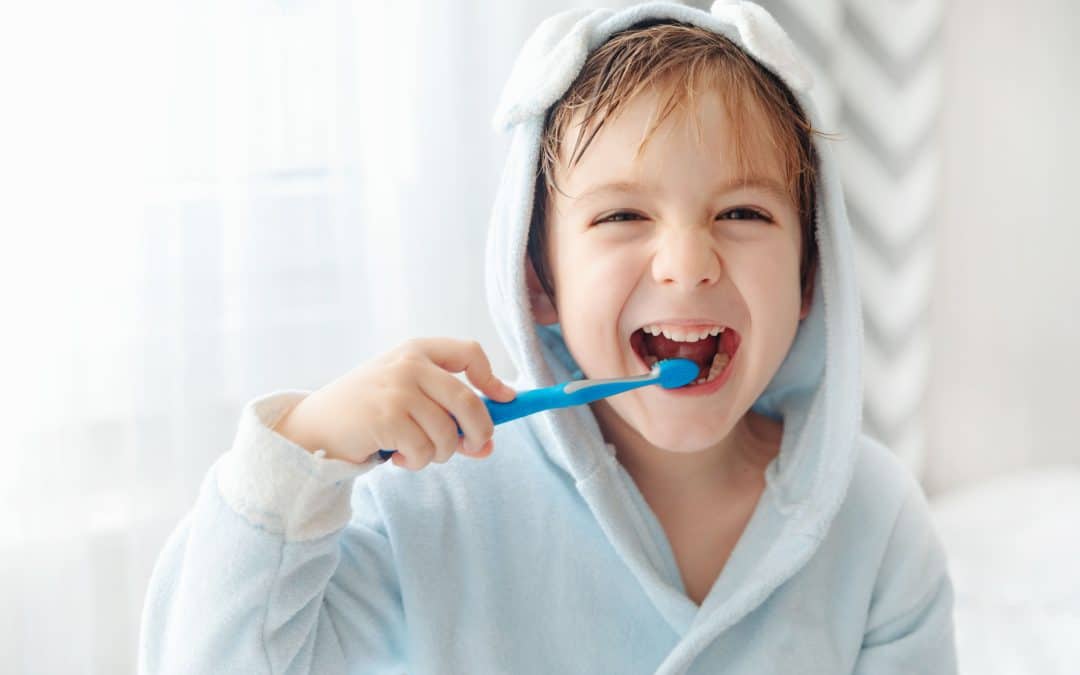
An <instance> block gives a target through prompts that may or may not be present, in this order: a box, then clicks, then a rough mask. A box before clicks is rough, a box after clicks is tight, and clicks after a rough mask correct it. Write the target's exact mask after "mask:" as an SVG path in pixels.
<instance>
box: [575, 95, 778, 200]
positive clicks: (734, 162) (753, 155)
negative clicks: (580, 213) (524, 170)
mask: <svg viewBox="0 0 1080 675" xmlns="http://www.w3.org/2000/svg"><path fill="white" fill-rule="evenodd" d="M725 99H726V97H724V96H722V95H721V93H720V92H719V91H717V90H716V89H715V88H704V89H703V90H701V91H697V92H692V93H691V94H690V95H689V96H687V95H685V94H684V96H682V97H676V96H675V94H674V92H673V91H672V88H671V86H670V84H669V85H668V86H666V87H665V86H653V87H649V88H646V89H645V90H643V91H642V92H640V93H639V94H637V95H635V96H634V97H632V98H630V99H628V100H627V101H625V102H624V103H623V104H622V105H621V106H620V107H619V108H618V109H617V110H616V111H615V112H614V113H613V114H612V115H610V116H608V117H607V118H606V119H604V120H603V123H602V125H601V126H600V128H599V129H598V130H596V132H595V136H593V137H592V138H591V140H590V138H589V137H590V134H592V133H593V130H594V129H595V128H596V124H597V121H596V120H593V121H591V124H590V125H589V126H588V127H584V128H583V127H582V124H583V123H584V122H585V113H584V111H583V110H579V111H578V112H577V113H576V114H575V115H574V116H573V117H572V118H571V120H570V123H569V125H568V129H567V132H566V133H564V134H563V135H562V139H561V142H560V147H559V162H558V163H557V167H556V175H557V177H558V180H557V182H558V183H559V184H560V185H563V184H565V185H568V186H570V185H573V186H578V187H580V186H581V185H582V184H583V183H595V182H596V181H597V179H604V178H612V179H613V180H622V181H623V182H626V181H627V180H629V179H630V178H632V177H636V178H643V177H650V176H651V177H655V176H656V174H657V172H665V171H674V172H676V173H680V174H682V173H689V174H691V175H706V176H708V177H710V178H711V179H714V180H720V181H724V182H736V181H741V180H753V179H755V178H756V179H761V180H764V181H766V182H770V183H772V185H771V187H779V188H780V190H781V191H782V192H783V191H784V188H783V186H784V185H785V184H786V182H787V181H786V180H785V176H784V170H783V167H784V157H783V155H782V151H781V150H780V147H779V144H778V143H776V141H775V138H773V136H772V133H771V129H770V127H769V125H768V124H767V123H765V122H764V121H763V119H764V116H763V113H762V110H761V106H760V105H758V104H757V103H756V102H755V101H754V100H753V98H752V97H748V96H744V97H743V98H741V99H739V100H737V101H735V102H731V101H728V100H725ZM579 133H580V135H581V138H580V139H579ZM586 141H588V145H587V147H585V149H584V151H583V152H582V151H581V150H580V148H576V147H575V146H576V145H577V144H578V143H580V144H582V145H584V144H585V143H586ZM575 150H577V152H580V155H578V156H576V157H575V154H574V153H575ZM571 158H575V159H576V162H574V163H573V165H572V166H569V165H568V164H569V163H570V159H571Z"/></svg>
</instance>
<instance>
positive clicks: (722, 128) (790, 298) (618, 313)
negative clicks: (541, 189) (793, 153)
mask: <svg viewBox="0 0 1080 675" xmlns="http://www.w3.org/2000/svg"><path fill="white" fill-rule="evenodd" d="M660 102H661V99H660V98H659V96H658V95H657V94H655V93H648V92H647V93H644V94H642V95H640V96H638V97H637V98H636V99H634V100H631V101H629V102H627V104H626V105H625V106H624V108H623V109H622V110H621V111H620V114H619V115H618V117H616V118H614V119H609V120H607V122H606V123H605V124H604V126H603V127H602V128H601V130H600V132H599V133H598V134H597V135H596V137H595V138H594V139H593V142H592V144H591V145H590V146H589V148H588V149H587V150H586V152H585V153H584V155H583V156H582V159H581V161H580V162H579V163H578V164H577V165H576V166H575V167H573V168H572V169H569V170H567V169H566V167H565V158H567V157H568V156H569V154H570V150H571V147H572V145H573V143H572V141H573V138H574V137H575V136H576V131H577V128H576V126H574V124H576V122H577V120H575V122H574V123H573V124H571V127H570V129H571V133H568V134H567V139H568V140H567V141H565V142H564V145H563V148H562V152H563V154H562V158H563V162H564V165H563V166H560V173H559V175H557V184H558V185H559V187H560V188H561V189H562V190H563V191H564V192H565V193H566V195H563V194H559V192H558V191H555V193H554V195H553V197H552V200H551V201H550V202H549V209H548V214H549V215H548V223H547V226H548V260H549V261H550V266H551V270H552V275H553V277H554V282H555V289H556V293H557V298H556V307H555V308H554V311H555V312H557V317H556V315H555V314H553V313H549V316H548V317H547V318H548V321H544V318H543V313H544V312H543V310H540V311H538V314H537V316H538V319H539V320H541V321H543V322H545V323H547V322H549V321H551V320H558V321H559V322H560V323H561V327H562V333H563V337H564V339H565V340H566V343H567V347H568V348H569V350H570V352H571V354H572V355H573V357H574V359H575V360H576V361H577V363H578V364H579V365H580V366H581V368H582V370H583V371H584V372H585V374H586V376H587V377H590V378H608V377H626V376H630V375H639V374H643V373H646V372H648V368H647V367H646V365H645V364H644V363H643V362H642V361H641V360H640V359H639V357H638V356H637V354H636V353H635V351H634V350H633V348H632V347H631V342H630V338H631V335H632V334H633V333H634V332H635V331H637V330H638V329H640V328H641V327H642V326H644V325H647V324H654V323H658V322H663V321H664V320H665V319H678V318H684V319H695V318H705V319H709V320H710V321H711V322H712V323H715V324H718V325H722V326H727V327H729V328H730V329H733V330H734V331H735V332H736V334H737V335H738V336H739V338H740V343H739V346H738V350H737V351H736V353H735V356H734V358H733V359H732V372H731V374H730V376H729V377H728V379H727V381H726V383H725V384H724V385H723V386H722V387H720V389H719V390H717V391H716V392H714V393H711V394H708V395H704V396H685V395H682V396H679V395H674V394H673V393H671V392H669V391H667V390H665V389H663V388H662V387H659V386H657V387H644V388H641V389H636V390H633V391H631V392H627V393H625V394H621V395H619V396H615V397H612V398H610V399H607V400H606V401H605V402H604V403H605V404H606V405H609V406H610V408H611V409H613V410H614V411H615V412H616V413H617V415H618V416H619V417H620V418H621V420H622V421H623V422H625V423H626V424H629V426H630V427H632V428H633V429H636V431H637V432H638V433H640V434H641V436H643V437H644V438H645V439H646V440H647V441H648V442H650V443H652V444H653V445H655V446H657V447H659V448H665V449H668V450H671V451H676V452H678V451H682V452H694V451H697V450H702V449H706V448H709V447H712V446H715V445H716V444H717V443H720V442H721V441H722V440H723V439H724V438H726V437H727V436H728V434H729V433H730V432H731V430H732V429H733V427H734V426H735V424H736V423H737V422H738V421H739V420H740V419H741V418H742V416H743V415H744V413H745V412H746V411H747V410H748V409H749V407H750V406H751V405H752V404H753V403H754V401H755V400H756V399H757V397H758V396H759V395H760V394H761V392H762V391H764V389H765V387H766V385H767V384H768V383H769V381H770V380H771V379H772V377H773V375H774V373H775V372H776V370H777V369H778V368H779V366H780V363H781V362H782V361H783V359H784V357H785V355H786V354H787V352H788V349H789V347H790V346H791V343H792V340H793V339H794V336H795V332H796V329H797V328H798V323H799V320H800V318H802V317H804V316H806V314H807V312H808V311H809V304H808V301H807V302H803V298H802V296H801V294H800V289H799V260H800V247H801V234H800V225H799V214H798V211H797V208H796V205H795V204H794V203H793V201H792V200H791V199H790V197H789V196H788V195H787V194H786V192H785V191H784V190H783V189H782V187H781V186H782V185H783V180H782V174H781V172H780V169H779V166H778V163H776V162H769V161H759V162H756V164H757V165H759V166H762V170H761V173H762V177H763V178H765V179H768V180H772V181H774V182H775V190H771V189H770V188H769V187H761V186H746V187H740V186H738V185H731V184H729V181H737V180H738V178H739V174H740V172H739V170H738V166H737V165H736V163H735V161H734V157H733V154H732V148H733V146H732V142H733V140H732V138H731V136H730V133H731V130H730V124H729V121H728V117H727V113H726V110H725V108H724V105H723V102H722V100H721V99H720V98H719V96H718V95H716V94H714V93H711V92H708V93H707V92H703V93H702V94H701V95H699V96H698V97H697V99H696V105H697V107H698V110H697V114H698V115H699V120H700V129H701V137H700V141H699V140H698V137H697V135H696V131H695V128H694V124H693V120H692V119H690V117H689V116H687V115H685V114H682V112H681V111H679V110H676V111H674V112H673V113H672V114H671V115H669V117H668V118H667V119H666V120H665V121H664V123H663V124H662V125H661V126H660V127H659V128H658V129H657V130H656V131H655V133H654V135H653V136H652V137H651V139H650V140H649V142H648V144H647V145H646V146H645V149H644V151H643V152H642V154H641V155H640V156H639V157H638V158H637V159H635V156H634V155H635V150H636V148H637V147H638V144H639V142H640V139H641V138H642V136H643V134H644V133H645V131H646V129H647V128H648V127H649V126H650V123H651V120H652V118H651V117H650V116H651V115H654V114H658V112H657V111H658V108H657V105H658V103H660ZM746 151H747V152H749V153H758V154H757V155H756V156H757V157H759V158H765V159H768V155H762V154H760V153H762V152H766V153H767V152H774V151H773V150H772V147H771V145H769V142H768V141H767V140H765V141H764V142H763V144H762V145H760V146H757V147H755V145H753V144H751V146H750V147H748V148H746ZM773 164H777V166H773ZM763 165H768V166H767V167H766V166H763ZM605 186H606V187H605ZM567 195H568V196H567ZM748 210H754V211H758V212H760V213H761V214H763V215H764V216H765V218H762V217H759V216H758V215H756V214H754V213H752V212H750V211H748ZM612 216H614V218H612ZM530 276H531V277H532V278H533V279H535V277H534V273H533V272H532V271H531V270H530ZM605 412H606V413H607V414H610V412H609V411H607V410H605Z"/></svg>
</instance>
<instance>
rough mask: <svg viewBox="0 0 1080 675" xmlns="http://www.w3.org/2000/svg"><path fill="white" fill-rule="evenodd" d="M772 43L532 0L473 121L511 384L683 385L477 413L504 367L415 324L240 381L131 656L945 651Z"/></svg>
mask: <svg viewBox="0 0 1080 675" xmlns="http://www.w3.org/2000/svg"><path fill="white" fill-rule="evenodd" d="M792 54H793V52H792V50H791V46H790V44H789V43H788V41H787V38H786V36H784V34H783V33H782V31H781V30H780V29H779V27H777V26H776V24H775V23H774V22H773V21H772V19H771V17H769V15H768V14H766V13H765V12H764V11H763V10H761V8H760V7H758V6H756V5H753V4H752V3H745V2H744V3H722V2H721V3H717V4H716V5H714V7H713V9H712V11H711V12H710V13H705V12H700V11H697V10H693V9H690V8H687V7H684V6H681V5H671V4H666V3H654V4H648V5H641V6H637V7H634V8H630V9H627V10H623V11H620V12H611V11H608V10H582V11H571V12H565V13H562V14H559V15H557V16H555V17H552V18H551V19H549V20H548V21H546V22H544V23H543V24H542V25H541V26H540V27H539V28H538V29H537V31H536V32H535V33H534V35H533V36H532V37H531V38H530V40H529V42H528V43H527V44H526V46H525V48H524V50H523V52H522V54H521V56H520V57H519V59H518V61H517V63H516V64H515V67H514V71H513V73H512V74H511V77H510V81H509V83H508V85H507V88H506V90H505V92H504V97H503V100H502V102H501V103H500V106H499V111H498V113H497V115H496V118H497V123H498V124H499V125H500V126H503V127H506V128H509V129H510V130H511V131H512V139H511V147H510V153H509V157H508V161H507V165H506V168H505V173H504V178H503V182H502V185H501V186H500V189H499V193H498V196H497V199H496V205H495V211H494V216H493V220H492V226H491V232H490V237H489V240H488V242H489V243H488V267H487V272H488V275H487V288H488V293H489V303H490V305H491V309H492V315H493V317H494V319H495V321H496V325H497V327H498V329H499V331H500V335H501V337H502V339H503V340H504V342H505V343H506V345H507V348H508V351H509V352H510V355H511V357H512V358H513V360H514V363H515V366H516V367H517V369H518V372H519V373H520V376H519V378H518V380H517V381H516V382H515V387H514V389H517V390H521V389H531V388H534V387H539V386H547V385H550V384H553V383H555V382H559V381H563V380H567V379H571V378H580V377H590V378H605V377H625V376H629V375H635V374H640V373H644V372H646V371H647V370H648V369H649V366H650V365H651V363H653V362H655V360H656V359H662V358H669V357H675V356H682V357H685V358H691V359H694V360H695V361H697V362H698V363H699V365H700V366H701V368H702V370H701V374H702V377H703V378H704V379H703V381H700V382H699V383H697V384H694V385H691V386H688V387H685V388H683V389H679V390H664V389H661V388H659V387H646V388H642V389H638V390H634V391H631V392H626V393H625V394H621V395H619V396H615V397H611V398H609V399H606V400H602V401H599V402H596V403H593V404H591V405H589V406H581V407H578V408H570V409H562V410H558V411H549V412H545V413H541V414H536V415H533V416H530V417H527V418H524V419H522V420H520V421H518V422H515V423H511V424H507V425H503V426H501V427H499V428H498V430H495V429H494V428H493V426H492V424H491V420H490V417H488V416H487V413H486V410H485V409H484V407H483V405H482V403H481V401H480V399H479V397H478V396H477V394H476V393H475V392H473V391H472V390H471V389H469V388H468V387H467V386H466V385H465V384H464V383H462V382H460V381H458V380H457V379H456V378H454V377H453V376H452V375H451V374H450V372H461V371H465V373H466V375H467V377H468V379H469V381H470V382H471V383H472V384H473V385H475V386H476V387H478V388H479V389H480V390H481V392H482V393H483V394H485V395H487V396H489V397H491V398H494V399H496V400H504V401H505V400H509V399H510V398H512V397H513V395H514V393H513V390H510V389H508V388H507V387H506V385H505V384H503V383H502V382H501V381H500V380H499V379H498V378H496V377H495V376H494V375H493V374H492V372H491V368H490V365H489V363H488V360H487V358H486V356H485V355H484V353H483V350H482V349H480V347H479V346H478V345H476V344H475V343H464V342H461V341H457V340H451V339H446V338H430V339H418V340H411V341H409V342H408V343H406V344H404V345H402V346H400V347H398V348H397V349H394V350H392V351H391V352H389V353H387V354H385V355H383V356H381V357H379V358H377V359H375V360H373V361H372V362H371V363H370V364H366V365H364V366H362V367H360V368H357V369H356V370H354V371H352V372H350V373H348V374H346V375H344V376H342V377H341V378H339V379H338V380H335V381H334V382H331V383H330V384H328V385H326V386H325V387H323V388H321V389H319V390H318V391H316V392H311V393H308V392H278V393H275V394H272V395H269V396H266V397H263V398H260V399H256V400H255V401H253V402H251V403H250V404H249V406H248V407H247V408H246V409H245V411H244V416H243V419H242V421H241V427H240V430H239V432H238V434H237V438H236V441H235V443H234V447H233V449H232V450H231V451H230V452H228V453H226V454H225V455H224V456H223V457H222V458H221V459H220V460H219V461H218V462H217V463H216V464H215V466H214V467H213V468H212V469H211V471H210V473H209V474H208V480H207V482H206V483H205V484H204V486H203V489H202V492H201V494H200V497H199V501H198V503H197V504H196V506H195V509H194V510H193V512H192V514H190V515H189V517H188V518H186V519H185V521H184V522H183V523H182V524H181V525H180V527H179V528H178V529H177V532H176V533H174V536H173V537H172V538H171V539H170V540H169V542H168V543H167V545H166V547H165V550H164V551H163V553H162V556H161V559H160V560H159V563H158V566H157V568H156V569H155V573H154V577H153V579H152V582H151V588H150V592H149V593H148V597H147V608H146V612H145V615H144V623H143V648H142V652H141V659H140V664H141V667H142V668H143V669H144V670H145V671H148V672H207V671H210V670H217V669H220V670H222V671H223V672H239V671H243V672H317V673H334V672H351V671H352V670H353V669H356V670H358V671H360V672H396V671H399V670H407V671H408V672H410V673H449V672H453V673H457V672H462V673H515V674H516V673H532V672H535V673H572V672H581V673H597V672H611V673H632V672H642V673H644V672H655V673H689V672H694V673H706V672H726V673H823V674H824V673H828V674H830V675H832V674H835V673H848V672H856V673H875V674H877V673H912V672H926V673H952V672H955V663H954V662H955V657H954V653H953V639H952V618H951V611H952V586H951V583H950V581H949V577H948V574H947V570H946V567H945V561H944V557H943V554H942V550H941V547H940V544H939V542H938V540H937V537H936V535H935V534H934V533H933V530H932V528H931V525H930V520H929V516H928V513H927V509H926V504H925V500H924V498H923V496H922V494H921V492H920V490H919V488H918V485H917V483H916V482H915V481H914V480H913V478H912V477H911V476H910V474H908V473H907V472H906V470H905V469H903V468H902V465H900V464H899V463H898V462H897V461H896V460H894V459H893V458H892V456H891V455H890V454H889V453H888V452H887V451H886V450H885V449H883V448H881V447H880V446H879V445H878V444H876V443H874V442H873V441H871V440H870V439H868V438H866V437H864V436H862V435H860V433H859V410H860V388H859V350H860V328H859V313H858V296H857V293H856V291H855V285H854V279H853V276H852V261H851V243H850V232H849V227H848V223H847V220H846V216H845V214H844V210H843V203H842V193H841V190H840V186H839V184H838V183H837V182H836V177H835V167H834V166H833V164H832V159H831V154H830V152H829V149H828V147H827V146H825V145H823V144H821V143H820V142H819V141H817V140H815V138H814V136H815V134H816V133H818V132H816V126H817V123H818V118H817V113H816V111H815V110H814V108H813V105H812V102H811V101H810V100H809V98H808V97H807V96H806V91H807V89H808V86H809V81H808V78H807V77H806V76H805V74H804V73H803V72H802V71H801V69H800V68H799V66H798V64H797V62H796V61H795V60H794V58H793V57H792ZM451 414H452V415H453V416H454V417H455V418H456V419H457V421H458V423H459V424H460V425H461V427H462V429H463V431H464V438H463V439H462V440H461V441H460V444H459V440H458V436H457V432H456V428H455V426H454V424H453V420H452V419H451V418H450V415H451ZM493 437H494V438H493ZM494 440H497V444H498V446H499V451H498V452H493V441H494ZM379 448H394V449H397V450H398V452H397V453H396V455H395V456H394V457H393V460H392V463H393V464H394V465H396V466H395V467H385V468H380V469H377V470H376V467H378V466H379V464H380V460H379V455H378V453H377V452H376V450H378V449H379ZM458 453H461V454H465V455H467V456H471V457H472V458H481V459H483V460H484V461H480V462H471V461H468V460H463V459H461V458H457V457H455V454H458ZM431 464H435V465H434V466H431ZM361 476H362V477H361ZM357 477H360V478H359V480H356V479H357Z"/></svg>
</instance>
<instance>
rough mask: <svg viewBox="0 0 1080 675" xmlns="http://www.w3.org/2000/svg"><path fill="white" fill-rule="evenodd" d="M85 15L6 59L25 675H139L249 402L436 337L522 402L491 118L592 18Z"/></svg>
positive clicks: (457, 9)
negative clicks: (499, 297)
mask: <svg viewBox="0 0 1080 675" xmlns="http://www.w3.org/2000/svg"><path fill="white" fill-rule="evenodd" d="M70 4H71V5H72V6H70V7H61V8H58V7H55V6H49V7H40V8H36V9H35V8H33V7H31V8H27V9H24V10H21V11H20V14H19V16H18V17H10V18H11V19H13V21H7V22H4V23H5V24H6V26H5V28H4V29H2V30H4V35H3V36H0V37H4V38H5V39H4V40H3V41H2V43H3V46H2V47H0V49H3V50H4V53H3V56H4V57H5V58H4V59H3V61H4V62H5V65H4V66H0V67H3V68H5V73H4V74H5V76H6V77H5V78H4V81H5V82H6V83H11V85H12V86H13V87H14V89H13V90H14V91H17V92H18V93H19V97H18V102H19V105H18V106H10V107H9V108H8V110H7V112H6V113H0V114H4V115H5V116H6V115H8V114H11V113H14V118H13V119H12V120H11V121H8V122H6V123H5V124H4V125H3V129H4V133H5V138H4V141H5V142H4V143H3V147H5V154H6V155H7V157H8V161H7V162H5V163H4V164H6V165H7V167H8V168H6V169H4V170H3V171H4V173H5V176H4V177H5V178H6V179H7V180H6V181H5V186H7V187H8V188H9V189H10V190H11V193H10V195H5V198H4V200H3V202H2V205H0V222H3V223H4V233H5V235H6V236H5V244H6V245H5V246H4V247H3V254H2V255H3V258H2V260H0V262H2V263H3V264H2V265H0V270H2V272H0V274H2V281H3V284H2V286H3V298H4V303H3V307H4V309H5V313H6V314H7V317H6V318H7V321H5V325H6V328H5V330H4V333H3V336H4V337H3V341H4V343H3V349H2V350H0V352H2V353H3V359H4V360H3V371H2V372H3V374H4V376H5V380H6V382H5V383H4V394H3V397H4V398H3V401H2V403H3V407H2V408H0V409H2V410H3V411H4V414H3V418H2V419H3V426H4V429H5V431H6V432H7V439H6V442H5V443H4V452H3V468H2V469H0V500H2V501H0V663H3V664H4V666H3V670H4V672H5V673H9V672H10V673H88V674H89V673H94V674H97V673H101V674H105V673H108V674H109V675H114V674H116V673H130V672H134V668H135V655H136V641H137V634H138V621H139V616H140V611H141V608H142V602H143V594H144V591H145V587H146V583H147V581H148V578H149V574H150V571H151V569H152V566H153V563H154V560H155V557H156V556H157V554H158V552H159V550H160V548H161V546H162V544H163V543H164V540H165V538H166V536H167V535H168V533H169V532H170V531H171V530H172V529H173V528H174V527H175V525H176V523H177V521H178V520H179V518H180V517H181V516H182V515H183V513H184V512H185V511H186V510H187V509H188V508H190V506H191V504H192V502H193V500H194V498H195V496H196V494H197V491H198V488H199V484H200V482H201V480H202V478H203V476H204V475H205V473H206V470H207V468H208V467H209V466H210V464H211V463H212V462H213V461H214V460H215V459H216V458H217V457H218V456H220V455H221V453H222V452H224V451H226V450H227V449H228V447H229V445H230V443H231V441H232V437H233V434H234V433H235V429H236V422H237V419H238V414H239V412H240V410H241V407H242V406H243V404H244V402H246V401H247V400H249V399H250V398H252V397H254V396H256V395H259V394H261V393H266V392H269V391H272V390H274V389H278V388H292V387H303V388H316V387H319V386H321V385H322V384H324V383H325V382H327V381H329V380H330V379H332V378H334V377H336V376H338V375H340V374H342V373H344V372H346V371H347V370H348V369H350V368H352V367H354V366H355V365H358V364H359V363H361V362H363V361H366V360H367V359H369V358H371V357H373V356H374V355H376V354H377V353H380V352H382V351H384V350H386V349H389V348H390V347H392V346H393V345H395V344H397V343H398V342H400V341H401V340H403V339H405V338H407V337H410V336H416V335H450V336H456V337H462V338H465V337H468V338H474V339H478V340H480V341H481V343H482V344H483V345H484V347H485V348H486V349H487V350H488V352H489V354H490V355H491V356H492V359H493V360H494V362H495V367H496V372H498V373H499V374H501V375H504V376H506V377H512V376H513V375H514V373H513V372H512V371H509V370H508V368H509V360H508V359H507V358H506V356H505V354H504V353H503V352H502V351H501V347H500V346H499V345H498V341H497V336H496V334H495V331H494V328H493V326H492V325H491V322H490V319H489V317H488V314H487V308H486V304H485V302H484V300H483V298H484V295H483V250H484V240H485V234H486V228H487V221H488V214H489V209H490V204H491V199H492V196H493V193H494V188H495V185H496V181H497V179H498V175H499V169H500V165H501V159H502V156H503V152H504V149H505V146H504V140H503V139H502V138H500V137H499V136H497V135H496V134H495V133H494V132H493V131H491V127H490V117H491V113H492V111H493V109H494V106H495V102H496V98H497V95H498V91H499V88H500V87H501V85H502V83H503V81H504V79H505V77H506V75H507V74H508V72H509V68H510V65H511V63H512V60H513V57H514V55H515V53H516V50H517V49H518V48H519V47H520V45H521V43H522V42H523V41H524V39H525V37H526V36H527V35H528V33H529V32H530V31H531V30H532V28H533V27H534V26H535V25H536V23H537V22H538V21H539V20H540V19H541V18H542V17H544V16H547V15H549V14H550V13H552V12H554V11H557V10H560V9H563V8H565V7H568V6H570V5H572V4H575V3H571V2H544V3H527V4H526V3H503V2H498V1H496V0H484V1H483V2H480V1H477V2H468V3H464V2H460V1H453V0H443V1H440V2H430V1H429V2H369V1H361V0H355V1H349V0H305V1H302V2H301V1H291V2H290V1H285V0H282V1H279V2H256V1H248V2H217V1H214V0H186V1H185V2H155V3H136V2H112V3H108V2H107V3H105V4H104V5H103V4H102V3H93V4H92V5H91V4H90V3H82V4H77V3H70ZM577 4H580V3H577ZM607 4H609V5H616V6H617V5H620V4H624V3H607ZM8 52H10V53H8ZM8 71H10V72H8ZM8 75H10V77H7V76H8ZM9 172H10V175H8V174H9Z"/></svg>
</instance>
